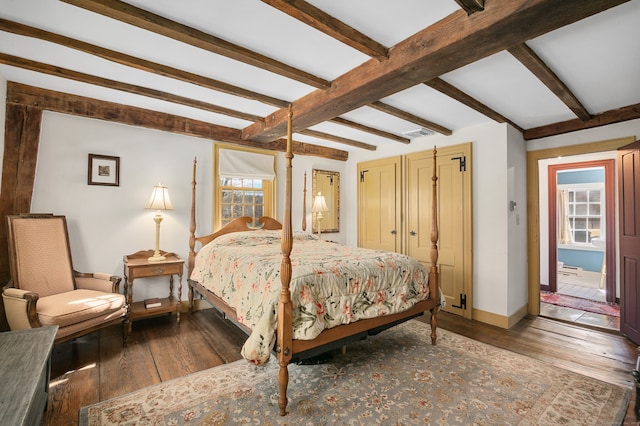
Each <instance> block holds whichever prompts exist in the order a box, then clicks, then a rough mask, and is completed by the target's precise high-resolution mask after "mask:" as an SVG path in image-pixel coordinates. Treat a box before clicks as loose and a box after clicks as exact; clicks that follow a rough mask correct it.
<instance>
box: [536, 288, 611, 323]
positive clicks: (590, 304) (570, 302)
mask: <svg viewBox="0 0 640 426" xmlns="http://www.w3.org/2000/svg"><path fill="white" fill-rule="evenodd" d="M540 301H541V302H545V303H550V304H552V305H558V306H564V307H567V308H574V309H578V310H580V311H586V312H593V313H595V314H601V315H609V316H612V317H619V316H620V308H619V307H617V306H611V305H609V304H607V303H603V302H597V301H595V300H588V299H582V298H580V297H573V296H567V295H565V294H560V293H552V292H550V291H542V290H541V291H540Z"/></svg>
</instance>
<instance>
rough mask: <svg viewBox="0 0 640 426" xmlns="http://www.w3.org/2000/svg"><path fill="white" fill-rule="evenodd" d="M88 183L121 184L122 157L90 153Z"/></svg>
mask: <svg viewBox="0 0 640 426" xmlns="http://www.w3.org/2000/svg"><path fill="white" fill-rule="evenodd" d="M87 184H88V185H103V186H120V157H113V156H110V155H98V154H89V175H88V178H87Z"/></svg>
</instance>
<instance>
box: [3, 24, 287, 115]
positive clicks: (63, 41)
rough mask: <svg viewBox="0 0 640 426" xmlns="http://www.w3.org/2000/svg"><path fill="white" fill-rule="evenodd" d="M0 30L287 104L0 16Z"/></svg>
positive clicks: (139, 68)
mask: <svg viewBox="0 0 640 426" xmlns="http://www.w3.org/2000/svg"><path fill="white" fill-rule="evenodd" d="M0 30H1V31H6V32H9V33H12V34H17V35H21V36H25V37H32V38H37V39H39V40H43V41H47V42H49V43H55V44H59V45H61V46H65V47H68V48H71V49H75V50H78V51H80V52H84V53H88V54H90V55H95V56H98V57H100V58H103V59H106V60H108V61H111V62H115V63H118V64H121V65H125V66H128V67H131V68H135V69H138V70H141V71H146V72H150V73H153V74H157V75H161V76H163V77H169V78H174V79H176V80H180V81H184V82H186V83H191V84H195V85H197V86H201V87H205V88H207V89H211V90H216V91H219V92H222V93H228V94H230V95H235V96H239V97H242V98H245V99H251V100H257V101H260V102H262V103H265V104H267V105H272V106H276V107H278V108H284V107H287V106H288V105H289V102H286V101H283V100H281V99H277V98H274V97H271V96H266V95H263V94H261V93H257V92H253V91H251V90H247V89H243V88H242V87H238V86H234V85H231V84H227V83H223V82H221V81H218V80H215V79H212V78H208V77H204V76H201V75H198V74H193V73H190V72H187V71H183V70H180V69H177V68H173V67H169V66H166V65H162V64H159V63H157V62H151V61H146V60H144V59H140V58H136V57H135V56H131V55H126V54H124V53H120V52H116V51H115V50H110V49H105V48H103V47H99V46H96V45H93V44H90V43H85V42H83V41H80V40H76V39H73V38H70V37H66V36H62V35H59V34H55V33H52V32H49V31H44V30H41V29H39V28H34V27H30V26H28V25H24V24H20V23H17V22H13V21H9V20H6V19H1V18H0Z"/></svg>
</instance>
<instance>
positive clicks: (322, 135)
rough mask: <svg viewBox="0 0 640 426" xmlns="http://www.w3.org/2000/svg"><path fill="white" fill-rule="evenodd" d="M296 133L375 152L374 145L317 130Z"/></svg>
mask: <svg viewBox="0 0 640 426" xmlns="http://www.w3.org/2000/svg"><path fill="white" fill-rule="evenodd" d="M296 133H299V134H301V135H306V136H311V137H314V138H318V139H326V140H328V141H333V142H337V143H341V144H344V145H349V146H353V147H356V148H362V149H368V150H369V151H375V150H376V146H375V145H369V144H367V143H364V142H358V141H354V140H352V139H347V138H343V137H340V136H334V135H330V134H329V133H324V132H318V131H317V130H311V129H305V130H300V131H297V132H296Z"/></svg>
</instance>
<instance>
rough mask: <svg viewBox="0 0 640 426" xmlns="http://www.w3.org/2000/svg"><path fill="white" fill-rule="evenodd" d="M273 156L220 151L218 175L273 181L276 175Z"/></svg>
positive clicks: (226, 150)
mask: <svg viewBox="0 0 640 426" xmlns="http://www.w3.org/2000/svg"><path fill="white" fill-rule="evenodd" d="M273 163H274V157H273V156H272V155H265V154H258V153H255V152H247V151H236V150H231V149H220V150H218V173H219V174H220V177H227V178H245V179H262V180H273V179H274V178H275V177H276V173H275V171H274V168H273Z"/></svg>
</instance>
